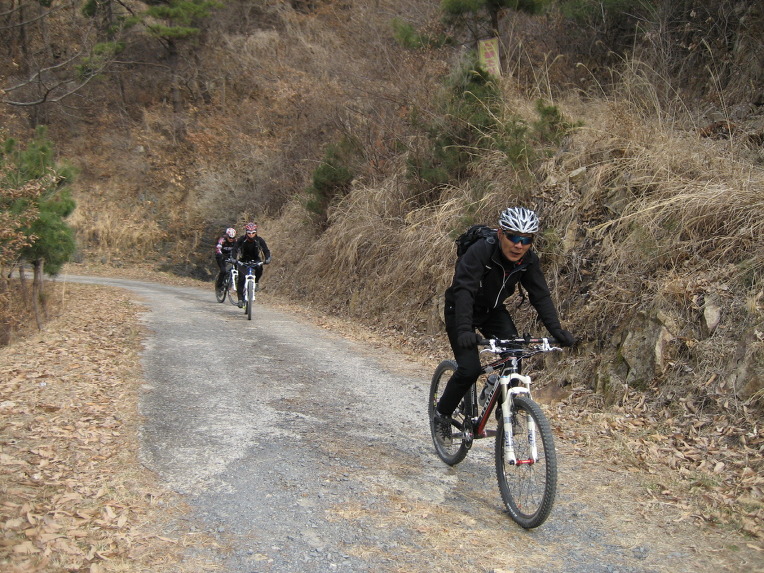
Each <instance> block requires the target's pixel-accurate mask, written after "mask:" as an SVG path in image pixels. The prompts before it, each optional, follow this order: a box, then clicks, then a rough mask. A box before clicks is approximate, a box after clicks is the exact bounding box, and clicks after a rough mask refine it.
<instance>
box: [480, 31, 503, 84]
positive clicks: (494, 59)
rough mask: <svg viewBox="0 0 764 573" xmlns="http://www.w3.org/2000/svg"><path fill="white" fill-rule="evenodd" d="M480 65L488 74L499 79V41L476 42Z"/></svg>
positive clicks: (492, 39) (495, 39) (491, 39)
mask: <svg viewBox="0 0 764 573" xmlns="http://www.w3.org/2000/svg"><path fill="white" fill-rule="evenodd" d="M478 53H479V54H480V65H481V66H482V67H483V68H484V69H485V71H487V72H488V73H489V74H493V75H494V76H496V77H501V63H500V62H499V39H498V38H490V39H488V40H480V41H479V42H478Z"/></svg>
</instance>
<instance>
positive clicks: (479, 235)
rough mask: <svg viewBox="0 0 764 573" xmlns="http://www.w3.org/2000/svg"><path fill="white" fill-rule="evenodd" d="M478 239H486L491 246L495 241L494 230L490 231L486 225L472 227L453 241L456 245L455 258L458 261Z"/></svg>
mask: <svg viewBox="0 0 764 573" xmlns="http://www.w3.org/2000/svg"><path fill="white" fill-rule="evenodd" d="M479 239H486V240H488V241H489V242H490V243H491V244H493V243H494V242H495V241H496V229H491V227H489V226H487V225H472V226H471V227H470V228H469V229H467V230H466V231H464V233H462V234H461V235H459V236H458V237H457V238H456V240H455V241H454V243H456V258H457V259H458V258H459V257H461V256H462V255H463V254H464V253H466V252H467V249H469V248H470V245H472V244H473V243H474V242H475V241H477V240H479Z"/></svg>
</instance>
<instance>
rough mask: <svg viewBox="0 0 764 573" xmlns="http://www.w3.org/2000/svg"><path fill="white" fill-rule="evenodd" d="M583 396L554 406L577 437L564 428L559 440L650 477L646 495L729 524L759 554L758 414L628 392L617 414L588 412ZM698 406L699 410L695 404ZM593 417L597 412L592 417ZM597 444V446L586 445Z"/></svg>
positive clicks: (763, 513) (763, 504) (721, 402)
mask: <svg viewBox="0 0 764 573" xmlns="http://www.w3.org/2000/svg"><path fill="white" fill-rule="evenodd" d="M596 401H597V398H596V397H595V396H593V395H592V394H591V393H590V392H588V391H585V390H577V392H576V393H575V394H574V395H573V396H572V397H571V398H570V399H569V400H567V401H566V402H564V403H561V404H558V414H559V416H560V417H561V418H563V417H566V418H567V419H569V420H573V419H575V421H576V424H577V427H579V428H580V427H581V424H583V425H584V426H585V427H586V428H587V430H586V431H585V432H583V434H585V435H586V439H585V440H582V439H581V438H582V435H579V434H578V433H577V432H576V431H574V430H572V429H570V427H568V428H567V429H566V428H565V424H563V425H562V427H561V428H560V433H561V434H562V437H563V439H565V438H573V439H574V441H576V442H577V446H578V447H579V448H586V449H587V455H591V454H592V450H597V451H598V452H600V454H604V455H608V457H610V458H611V459H612V460H613V461H614V463H616V464H618V463H624V462H625V463H626V464H627V465H630V466H631V467H633V468H635V469H639V470H645V471H647V472H648V473H649V474H650V475H652V476H653V477H654V479H653V482H652V486H651V487H649V488H648V493H649V495H651V496H653V497H654V499H656V500H659V501H660V503H669V504H672V505H674V506H676V507H678V508H680V509H681V510H683V511H684V514H685V516H686V517H687V518H689V519H698V520H702V521H705V522H708V523H722V524H727V525H730V526H732V527H734V528H736V529H738V530H740V531H742V532H743V533H745V534H746V535H748V536H750V538H751V546H752V547H754V548H757V549H760V550H764V456H762V454H764V436H763V435H762V432H761V428H760V420H759V418H758V416H759V414H758V413H756V412H754V411H752V410H750V409H749V408H748V407H747V406H746V405H744V404H738V405H737V406H736V407H734V408H733V407H731V406H730V402H729V400H725V399H724V398H723V396H719V397H718V399H713V400H712V399H711V398H709V396H704V397H703V398H697V397H693V396H682V397H676V398H675V399H673V400H671V401H670V402H669V403H668V404H667V403H666V397H665V396H663V397H662V399H661V402H662V405H661V404H659V401H658V400H654V401H652V400H650V399H649V398H648V394H647V393H644V392H629V393H628V394H627V395H626V397H625V398H624V400H623V401H622V403H621V405H620V407H618V408H616V409H615V411H611V412H606V411H605V410H604V409H600V408H599V407H592V406H593V405H594V404H593V402H596ZM701 404H702V405H701ZM594 412H598V413H594ZM592 441H596V445H592Z"/></svg>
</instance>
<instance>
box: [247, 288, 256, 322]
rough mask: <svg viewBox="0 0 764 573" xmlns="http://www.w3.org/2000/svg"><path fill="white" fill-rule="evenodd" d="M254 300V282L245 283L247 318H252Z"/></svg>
mask: <svg viewBox="0 0 764 573" xmlns="http://www.w3.org/2000/svg"><path fill="white" fill-rule="evenodd" d="M254 302H255V282H254V281H249V282H248V283H247V320H252V304H253V303H254Z"/></svg>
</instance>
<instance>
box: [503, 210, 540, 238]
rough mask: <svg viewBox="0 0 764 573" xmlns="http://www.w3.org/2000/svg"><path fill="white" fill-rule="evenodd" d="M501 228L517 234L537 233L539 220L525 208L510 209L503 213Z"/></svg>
mask: <svg viewBox="0 0 764 573" xmlns="http://www.w3.org/2000/svg"><path fill="white" fill-rule="evenodd" d="M499 226H500V227H501V228H502V229H504V230H505V231H514V232H515V233H537V232H538V230H539V218H538V216H537V215H536V213H534V212H533V211H531V210H530V209H526V208H525V207H509V208H508V209H504V211H502V212H501V215H500V216H499Z"/></svg>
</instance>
